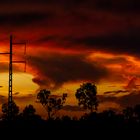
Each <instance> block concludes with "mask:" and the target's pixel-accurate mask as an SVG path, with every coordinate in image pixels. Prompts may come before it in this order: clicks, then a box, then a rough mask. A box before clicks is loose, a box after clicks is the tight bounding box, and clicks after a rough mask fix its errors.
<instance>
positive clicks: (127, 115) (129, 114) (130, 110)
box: [123, 107, 134, 120]
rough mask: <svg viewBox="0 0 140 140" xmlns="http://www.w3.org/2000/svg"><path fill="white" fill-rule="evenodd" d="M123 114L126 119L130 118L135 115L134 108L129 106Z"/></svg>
mask: <svg viewBox="0 0 140 140" xmlns="http://www.w3.org/2000/svg"><path fill="white" fill-rule="evenodd" d="M123 114H124V119H125V120H130V119H132V118H133V116H134V110H133V108H132V107H127V108H125V109H124V110H123Z"/></svg>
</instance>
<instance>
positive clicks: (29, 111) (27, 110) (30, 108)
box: [23, 105, 36, 118]
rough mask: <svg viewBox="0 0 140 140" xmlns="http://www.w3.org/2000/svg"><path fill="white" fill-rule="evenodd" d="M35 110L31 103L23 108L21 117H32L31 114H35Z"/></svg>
mask: <svg viewBox="0 0 140 140" xmlns="http://www.w3.org/2000/svg"><path fill="white" fill-rule="evenodd" d="M35 112H36V110H35V108H34V107H33V105H28V106H26V107H25V108H24V110H23V117H26V118H30V117H33V116H35Z"/></svg>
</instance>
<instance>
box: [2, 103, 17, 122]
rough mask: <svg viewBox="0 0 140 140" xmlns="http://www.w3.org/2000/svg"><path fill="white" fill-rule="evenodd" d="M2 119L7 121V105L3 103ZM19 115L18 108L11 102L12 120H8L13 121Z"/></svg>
mask: <svg viewBox="0 0 140 140" xmlns="http://www.w3.org/2000/svg"><path fill="white" fill-rule="evenodd" d="M2 112H3V115H2V118H3V119H6V120H7V119H8V103H4V104H2ZM18 113H19V107H18V106H17V105H16V103H15V102H14V101H12V116H11V117H12V118H10V119H14V118H15V117H16V116H17V115H18Z"/></svg>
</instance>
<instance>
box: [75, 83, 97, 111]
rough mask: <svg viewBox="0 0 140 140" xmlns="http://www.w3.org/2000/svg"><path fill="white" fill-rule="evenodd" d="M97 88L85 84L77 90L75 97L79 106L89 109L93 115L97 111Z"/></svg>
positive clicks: (90, 84)
mask: <svg viewBox="0 0 140 140" xmlns="http://www.w3.org/2000/svg"><path fill="white" fill-rule="evenodd" d="M96 94H97V87H96V86H95V85H94V84H92V83H83V84H82V85H81V86H80V88H78V89H77V91H76V93H75V96H76V98H77V99H78V102H79V103H78V105H79V106H82V107H83V108H84V109H89V110H90V111H91V113H92V112H93V111H95V110H97V107H98V100H97V96H96Z"/></svg>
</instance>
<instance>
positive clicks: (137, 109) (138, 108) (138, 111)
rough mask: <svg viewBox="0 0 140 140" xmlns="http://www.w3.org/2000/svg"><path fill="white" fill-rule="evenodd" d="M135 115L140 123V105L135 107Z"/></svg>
mask: <svg viewBox="0 0 140 140" xmlns="http://www.w3.org/2000/svg"><path fill="white" fill-rule="evenodd" d="M134 113H135V116H136V117H137V119H138V121H139V122H140V104H138V105H136V106H135V107H134Z"/></svg>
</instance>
